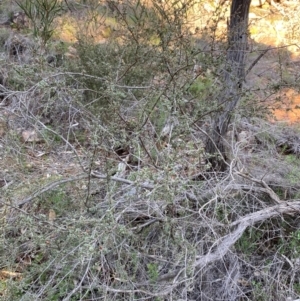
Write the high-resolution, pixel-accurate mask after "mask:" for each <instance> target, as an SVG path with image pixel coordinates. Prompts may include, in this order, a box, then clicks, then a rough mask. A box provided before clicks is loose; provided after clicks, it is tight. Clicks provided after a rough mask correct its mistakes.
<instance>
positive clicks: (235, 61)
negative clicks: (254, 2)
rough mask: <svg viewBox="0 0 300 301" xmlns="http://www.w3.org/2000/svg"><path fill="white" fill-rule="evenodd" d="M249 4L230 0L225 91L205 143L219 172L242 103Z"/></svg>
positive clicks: (224, 161)
mask: <svg viewBox="0 0 300 301" xmlns="http://www.w3.org/2000/svg"><path fill="white" fill-rule="evenodd" d="M250 3H251V0H232V3H231V10H230V21H229V25H228V49H227V55H226V64H225V68H224V70H223V73H222V74H223V75H222V76H223V78H222V82H223V85H224V89H222V92H221V93H220V95H219V96H218V103H219V106H220V108H222V110H220V111H219V112H217V113H216V115H215V116H214V121H213V125H212V131H211V133H210V137H209V139H208V140H207V143H206V151H207V153H209V154H210V155H211V158H210V162H211V163H212V166H213V167H214V168H217V169H218V170H221V171H222V170H225V169H226V160H227V155H226V147H225V143H226V141H225V136H226V133H227V131H228V126H229V124H230V120H231V117H232V115H233V111H234V109H235V108H236V106H237V104H238V102H239V100H240V99H241V93H242V87H243V82H244V80H245V61H246V56H247V49H248V20H249V8H250Z"/></svg>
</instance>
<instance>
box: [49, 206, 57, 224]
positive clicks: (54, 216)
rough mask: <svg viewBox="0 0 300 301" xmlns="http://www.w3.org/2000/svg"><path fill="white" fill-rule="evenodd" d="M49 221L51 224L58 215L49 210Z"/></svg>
mask: <svg viewBox="0 0 300 301" xmlns="http://www.w3.org/2000/svg"><path fill="white" fill-rule="evenodd" d="M48 219H49V221H50V222H51V223H53V221H54V220H55V219H56V213H55V211H54V210H53V209H50V210H49V214H48Z"/></svg>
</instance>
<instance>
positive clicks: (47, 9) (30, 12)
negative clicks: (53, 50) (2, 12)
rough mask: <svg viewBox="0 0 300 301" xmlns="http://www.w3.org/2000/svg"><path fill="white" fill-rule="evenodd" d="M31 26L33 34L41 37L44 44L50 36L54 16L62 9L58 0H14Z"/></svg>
mask: <svg viewBox="0 0 300 301" xmlns="http://www.w3.org/2000/svg"><path fill="white" fill-rule="evenodd" d="M16 2H17V4H18V5H19V7H20V8H21V9H22V11H23V12H24V13H25V14H26V16H27V17H28V18H29V20H30V21H31V23H32V26H33V35H34V36H35V37H41V39H42V41H43V43H44V44H46V43H47V42H48V40H49V39H50V38H51V37H52V35H53V32H54V29H55V26H54V20H55V18H56V17H57V16H58V15H59V14H60V13H61V12H62V11H63V7H62V4H61V1H59V0H24V1H16Z"/></svg>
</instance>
